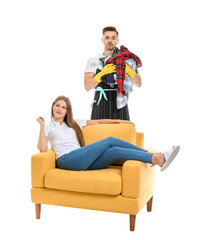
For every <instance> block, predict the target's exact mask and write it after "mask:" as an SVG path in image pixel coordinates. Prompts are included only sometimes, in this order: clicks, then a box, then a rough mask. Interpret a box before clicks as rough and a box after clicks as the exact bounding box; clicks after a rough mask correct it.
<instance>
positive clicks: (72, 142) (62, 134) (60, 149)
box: [44, 119, 87, 159]
mask: <svg viewBox="0 0 199 240" xmlns="http://www.w3.org/2000/svg"><path fill="white" fill-rule="evenodd" d="M75 121H76V122H77V124H78V125H79V127H80V128H81V129H82V128H83V126H86V122H87V120H79V119H78V120H75ZM44 132H45V135H46V136H47V137H48V140H49V142H50V145H51V148H52V149H53V150H54V151H55V154H56V159H58V158H59V157H61V156H62V155H64V154H67V153H69V152H71V151H73V150H75V149H78V148H80V147H81V146H80V145H79V142H78V140H77V137H76V134H75V130H74V129H73V128H71V127H69V126H68V125H67V124H66V123H65V122H63V123H62V124H61V125H60V123H58V122H55V121H51V122H50V123H49V124H47V125H45V128H44Z"/></svg>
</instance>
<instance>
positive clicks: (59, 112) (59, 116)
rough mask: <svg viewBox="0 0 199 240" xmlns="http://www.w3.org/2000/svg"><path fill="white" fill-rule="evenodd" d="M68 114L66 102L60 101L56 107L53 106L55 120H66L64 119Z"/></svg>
mask: <svg viewBox="0 0 199 240" xmlns="http://www.w3.org/2000/svg"><path fill="white" fill-rule="evenodd" d="M66 113H67V105H66V102H65V101H63V100H58V101H57V102H56V103H55V104H54V105H53V118H54V120H55V121H60V120H62V121H63V120H64V117H65V116H66Z"/></svg>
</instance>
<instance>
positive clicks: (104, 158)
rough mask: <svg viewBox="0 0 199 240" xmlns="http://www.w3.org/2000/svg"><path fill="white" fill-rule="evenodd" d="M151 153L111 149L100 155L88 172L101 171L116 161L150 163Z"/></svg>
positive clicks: (128, 149)
mask: <svg viewBox="0 0 199 240" xmlns="http://www.w3.org/2000/svg"><path fill="white" fill-rule="evenodd" d="M153 155H154V154H153V153H148V152H144V151H139V150H135V149H130V148H121V147H112V148H109V149H107V150H106V151H105V152H104V153H102V155H100V156H99V157H98V158H97V159H96V160H95V161H94V162H93V163H92V164H91V165H90V166H89V167H88V170H94V169H103V168H105V167H107V166H108V165H110V164H111V163H113V162H114V161H116V160H123V161H127V160H138V161H141V162H144V163H152V156H153Z"/></svg>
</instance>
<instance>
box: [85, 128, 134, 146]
mask: <svg viewBox="0 0 199 240" xmlns="http://www.w3.org/2000/svg"><path fill="white" fill-rule="evenodd" d="M82 132H83V135H84V140H85V144H86V145H88V144H90V143H93V142H97V141H99V140H102V139H104V138H107V137H110V136H111V137H115V138H119V139H121V140H124V141H127V142H130V143H132V144H136V132H135V126H133V125H132V124H103V126H102V124H98V125H90V126H87V127H83V130H82Z"/></svg>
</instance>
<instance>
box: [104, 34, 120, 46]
mask: <svg viewBox="0 0 199 240" xmlns="http://www.w3.org/2000/svg"><path fill="white" fill-rule="evenodd" d="M102 42H103V44H104V47H105V48H106V49H107V50H109V51H111V50H113V49H114V48H115V47H116V45H117V44H118V42H119V39H118V36H117V33H116V32H114V31H107V32H105V33H104V35H103V38H102Z"/></svg>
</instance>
